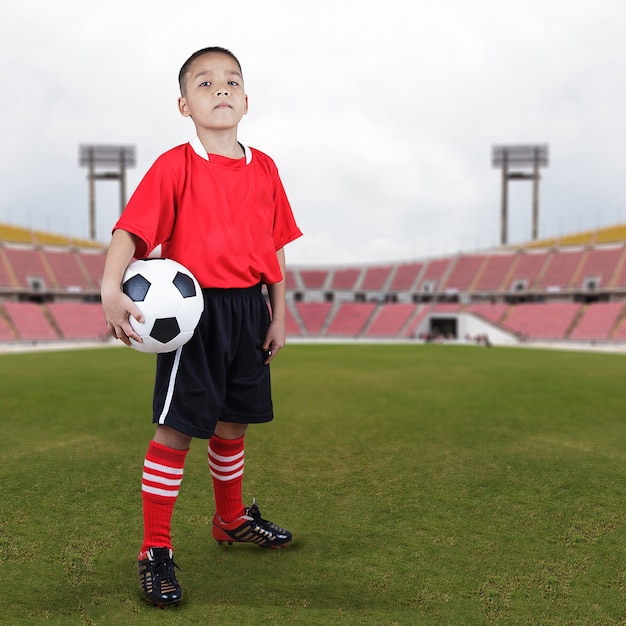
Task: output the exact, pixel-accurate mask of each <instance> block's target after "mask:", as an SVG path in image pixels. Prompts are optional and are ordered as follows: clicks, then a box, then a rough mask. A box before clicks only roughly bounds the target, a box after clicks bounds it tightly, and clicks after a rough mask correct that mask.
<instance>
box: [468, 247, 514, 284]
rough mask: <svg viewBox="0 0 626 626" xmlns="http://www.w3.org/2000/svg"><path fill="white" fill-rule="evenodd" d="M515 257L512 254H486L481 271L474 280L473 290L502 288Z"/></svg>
mask: <svg viewBox="0 0 626 626" xmlns="http://www.w3.org/2000/svg"><path fill="white" fill-rule="evenodd" d="M516 259H517V256H516V255H513V254H494V255H492V256H487V257H486V263H485V265H484V267H483V269H482V272H481V273H480V275H479V276H478V277H477V279H476V280H475V282H474V285H473V290H474V291H477V292H479V293H480V292H491V291H501V290H503V289H504V288H505V287H504V285H505V279H506V277H507V276H508V275H509V272H510V270H511V267H512V265H513V262H514V261H515V260H516Z"/></svg>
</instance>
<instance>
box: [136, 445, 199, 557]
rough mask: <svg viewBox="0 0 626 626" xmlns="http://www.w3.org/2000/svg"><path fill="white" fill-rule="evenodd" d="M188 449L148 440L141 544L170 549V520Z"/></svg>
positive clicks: (142, 482)
mask: <svg viewBox="0 0 626 626" xmlns="http://www.w3.org/2000/svg"><path fill="white" fill-rule="evenodd" d="M187 452H189V450H174V449H173V448H168V447H167V446H163V445H161V444H160V443H156V442H154V441H151V442H150V445H149V447H148V452H147V454H146V460H145V461H144V466H143V477H142V481H141V497H142V501H143V533H144V534H143V545H142V546H141V551H142V552H145V551H146V550H147V549H148V548H170V549H172V539H171V536H170V522H171V519H172V513H173V511H174V504H176V498H177V497H178V490H179V489H180V483H181V482H182V480H183V467H184V465H185V457H186V456H187Z"/></svg>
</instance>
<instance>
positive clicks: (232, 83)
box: [228, 80, 239, 87]
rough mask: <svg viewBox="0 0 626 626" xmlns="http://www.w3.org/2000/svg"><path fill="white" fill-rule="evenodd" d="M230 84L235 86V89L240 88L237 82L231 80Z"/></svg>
mask: <svg viewBox="0 0 626 626" xmlns="http://www.w3.org/2000/svg"><path fill="white" fill-rule="evenodd" d="M228 84H229V85H233V86H234V87H238V86H239V83H238V82H237V81H236V80H229V81H228Z"/></svg>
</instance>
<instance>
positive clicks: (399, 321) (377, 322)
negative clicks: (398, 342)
mask: <svg viewBox="0 0 626 626" xmlns="http://www.w3.org/2000/svg"><path fill="white" fill-rule="evenodd" d="M416 308H417V307H416V305H415V304H408V303H398V304H395V303H389V304H383V305H382V306H381V307H379V308H378V310H377V311H376V313H375V316H374V318H373V319H372V322H371V324H369V326H368V327H367V330H366V331H365V337H372V338H375V337H379V338H383V337H384V338H387V339H394V338H396V337H399V336H400V333H401V332H402V329H403V328H404V327H405V326H406V325H407V323H408V322H409V319H410V318H411V317H412V316H413V314H414V313H415V311H416Z"/></svg>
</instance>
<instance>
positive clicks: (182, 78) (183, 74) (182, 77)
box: [178, 46, 243, 96]
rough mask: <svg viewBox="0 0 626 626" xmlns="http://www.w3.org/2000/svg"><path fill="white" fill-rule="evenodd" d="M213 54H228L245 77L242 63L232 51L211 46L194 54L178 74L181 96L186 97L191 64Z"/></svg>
mask: <svg viewBox="0 0 626 626" xmlns="http://www.w3.org/2000/svg"><path fill="white" fill-rule="evenodd" d="M213 52H218V53H220V54H226V55H227V56H229V57H230V58H231V59H232V60H233V61H234V62H235V63H236V64H237V67H238V68H239V71H240V72H241V74H242V76H243V72H242V70H241V63H239V59H238V58H237V57H236V56H235V55H234V54H233V53H232V52H231V51H230V50H227V49H226V48H221V47H220V46H211V47H209V48H202V50H197V51H196V52H194V53H193V54H192V55H191V56H190V57H189V58H188V59H187V60H186V61H185V62H184V63H183V66H182V67H181V68H180V72H179V73H178V85H179V86H180V95H181V96H184V95H185V89H186V87H187V73H188V72H189V67H190V66H191V64H192V63H193V62H194V61H195V60H196V59H197V58H198V57H201V56H204V55H205V54H211V53H213Z"/></svg>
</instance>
